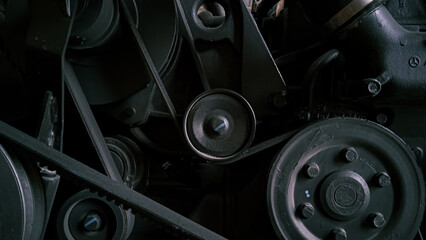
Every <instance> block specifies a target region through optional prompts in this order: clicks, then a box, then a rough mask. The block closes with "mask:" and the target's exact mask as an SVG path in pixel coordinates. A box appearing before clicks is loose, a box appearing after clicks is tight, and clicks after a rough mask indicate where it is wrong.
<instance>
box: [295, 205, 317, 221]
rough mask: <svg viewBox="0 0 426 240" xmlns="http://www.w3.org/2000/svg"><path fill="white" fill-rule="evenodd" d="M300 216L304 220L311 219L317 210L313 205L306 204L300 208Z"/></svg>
mask: <svg viewBox="0 0 426 240" xmlns="http://www.w3.org/2000/svg"><path fill="white" fill-rule="evenodd" d="M298 210H299V215H300V217H302V218H305V219H309V218H311V217H312V216H314V214H315V208H314V206H312V204H310V203H308V202H306V203H303V204H301V205H300V206H299V208H298Z"/></svg>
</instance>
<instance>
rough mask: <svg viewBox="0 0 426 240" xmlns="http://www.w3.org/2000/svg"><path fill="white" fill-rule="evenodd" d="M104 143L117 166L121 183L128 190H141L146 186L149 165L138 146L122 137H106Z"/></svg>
mask: <svg viewBox="0 0 426 240" xmlns="http://www.w3.org/2000/svg"><path fill="white" fill-rule="evenodd" d="M105 143H106V144H107V146H108V149H109V150H110V152H111V155H112V158H113V159H114V161H115V163H116V165H117V166H118V171H119V172H120V173H121V178H122V179H123V182H124V183H125V184H126V185H128V186H129V187H130V188H136V187H138V186H139V184H141V185H140V186H139V188H141V189H143V187H145V186H146V185H147V179H148V177H147V175H148V167H149V165H148V164H147V162H146V161H145V159H144V157H143V154H142V151H141V150H140V148H139V146H138V145H137V144H136V143H135V142H133V141H132V140H131V139H129V138H127V137H124V136H116V137H107V138H105Z"/></svg>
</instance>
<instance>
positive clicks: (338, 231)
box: [330, 228, 348, 240]
mask: <svg viewBox="0 0 426 240" xmlns="http://www.w3.org/2000/svg"><path fill="white" fill-rule="evenodd" d="M330 235H331V238H330V239H332V240H346V239H348V236H347V234H346V231H345V230H344V229H342V228H335V229H333V230H332V231H331V233H330Z"/></svg>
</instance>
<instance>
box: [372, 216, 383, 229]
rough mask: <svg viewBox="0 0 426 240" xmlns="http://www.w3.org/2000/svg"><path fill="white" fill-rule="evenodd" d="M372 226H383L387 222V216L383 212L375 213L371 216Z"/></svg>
mask: <svg viewBox="0 0 426 240" xmlns="http://www.w3.org/2000/svg"><path fill="white" fill-rule="evenodd" d="M370 223H371V226H373V227H375V228H381V227H383V226H384V225H385V224H386V220H385V217H384V216H383V214H381V213H373V214H371V216H370Z"/></svg>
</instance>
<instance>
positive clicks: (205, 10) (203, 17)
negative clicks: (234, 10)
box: [197, 2, 226, 28]
mask: <svg viewBox="0 0 426 240" xmlns="http://www.w3.org/2000/svg"><path fill="white" fill-rule="evenodd" d="M197 16H198V19H199V20H200V22H201V24H202V25H203V26H204V27H206V28H218V27H220V26H221V25H222V24H223V23H224V22H225V18H226V11H225V8H224V7H223V6H222V5H221V4H220V3H218V2H205V3H204V4H202V5H201V6H200V7H199V8H198V10H197Z"/></svg>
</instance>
